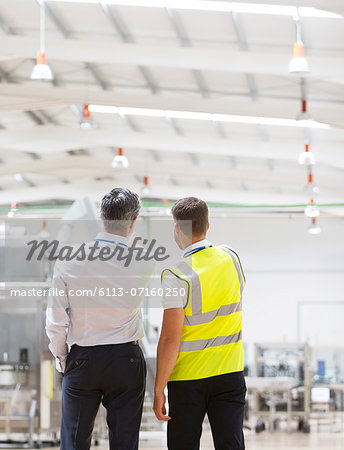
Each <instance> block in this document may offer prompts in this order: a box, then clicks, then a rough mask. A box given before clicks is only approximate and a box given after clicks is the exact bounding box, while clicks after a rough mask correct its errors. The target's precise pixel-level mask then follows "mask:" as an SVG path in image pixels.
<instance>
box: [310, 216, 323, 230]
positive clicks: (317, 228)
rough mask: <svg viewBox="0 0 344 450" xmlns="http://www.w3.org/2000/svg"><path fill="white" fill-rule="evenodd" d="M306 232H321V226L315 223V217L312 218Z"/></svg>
mask: <svg viewBox="0 0 344 450" xmlns="http://www.w3.org/2000/svg"><path fill="white" fill-rule="evenodd" d="M308 233H309V234H320V233H321V228H320V227H319V225H317V220H316V218H315V217H313V218H312V224H311V226H310V227H309V228H308Z"/></svg>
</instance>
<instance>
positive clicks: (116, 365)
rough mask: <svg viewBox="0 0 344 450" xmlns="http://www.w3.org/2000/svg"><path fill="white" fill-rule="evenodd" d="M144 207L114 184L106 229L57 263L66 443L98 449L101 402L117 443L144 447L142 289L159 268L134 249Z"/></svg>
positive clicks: (51, 325) (53, 345) (51, 334)
mask: <svg viewBox="0 0 344 450" xmlns="http://www.w3.org/2000/svg"><path fill="white" fill-rule="evenodd" d="M140 207H141V204H140V199H139V197H138V195H137V194H135V193H134V192H131V191H130V190H129V189H122V188H115V189H113V190H112V191H111V192H109V193H108V194H107V195H105V196H104V198H103V199H102V203H101V218H102V221H103V223H104V231H103V232H101V233H99V234H98V235H97V237H96V240H95V241H94V242H91V243H89V244H87V245H86V247H85V248H84V250H83V252H82V251H80V252H79V253H78V255H76V256H75V257H74V258H72V259H71V260H69V261H65V260H64V261H57V263H56V265H55V270H54V277H53V283H52V289H51V292H52V294H51V295H50V299H49V305H48V308H47V320H46V331H47V335H48V338H49V340H50V345H49V348H50V350H51V352H52V353H53V355H54V356H55V358H56V368H57V370H58V371H60V372H62V374H63V375H64V376H63V382H62V423H61V450H73V449H77V450H88V449H89V448H90V445H91V438H92V431H93V426H94V421H95V417H96V415H97V411H98V409H99V405H100V402H102V404H103V405H104V407H105V408H106V410H107V424H108V427H109V441H110V449H116V450H136V449H137V448H138V436H139V427H140V423H141V417H142V407H143V400H144V393H145V380H146V364H145V360H144V357H143V354H142V350H141V348H140V346H139V345H138V340H139V339H141V338H142V337H143V335H144V330H143V323H142V316H141V309H140V302H141V299H142V297H141V296H140V289H139V288H141V289H142V288H145V287H146V286H147V285H148V283H149V281H150V279H151V276H152V275H153V271H154V263H152V262H151V261H150V262H147V261H145V260H144V259H143V258H140V260H138V258H137V259H135V258H132V253H130V252H131V251H132V249H131V248H130V244H129V239H128V236H129V235H130V234H131V233H132V231H133V227H134V224H135V220H136V218H137V216H138V214H139V211H140ZM141 251H142V249H141ZM130 256H131V257H130ZM69 348H70V350H69V351H68V349H69Z"/></svg>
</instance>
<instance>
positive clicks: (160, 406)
mask: <svg viewBox="0 0 344 450" xmlns="http://www.w3.org/2000/svg"><path fill="white" fill-rule="evenodd" d="M165 403H166V396H165V394H164V393H163V392H162V393H159V394H157V393H155V395H154V405H153V411H154V414H155V416H156V418H157V419H158V420H163V421H164V422H167V421H168V420H170V419H171V417H170V416H168V415H167V413H166V407H165Z"/></svg>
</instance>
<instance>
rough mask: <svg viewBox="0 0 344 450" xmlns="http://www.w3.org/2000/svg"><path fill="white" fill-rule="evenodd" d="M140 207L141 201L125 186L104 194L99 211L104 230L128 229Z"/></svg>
mask: <svg viewBox="0 0 344 450" xmlns="http://www.w3.org/2000/svg"><path fill="white" fill-rule="evenodd" d="M140 209H141V201H140V198H139V196H138V195H137V194H136V193H135V192H132V191H131V190H130V189H126V188H115V189H112V191H110V192H109V193H108V194H106V195H104V197H103V199H102V203H101V209H100V211H101V216H102V219H103V222H104V228H105V230H107V231H116V230H118V231H124V232H126V231H128V229H129V227H130V225H131V223H132V221H133V220H134V219H135V217H137V216H138V215H139V212H140Z"/></svg>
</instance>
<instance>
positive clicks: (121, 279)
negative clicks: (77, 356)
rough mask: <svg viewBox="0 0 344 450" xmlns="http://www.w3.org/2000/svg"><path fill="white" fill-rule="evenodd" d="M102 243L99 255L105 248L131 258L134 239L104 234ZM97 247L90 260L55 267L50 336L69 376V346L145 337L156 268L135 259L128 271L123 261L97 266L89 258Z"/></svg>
mask: <svg viewBox="0 0 344 450" xmlns="http://www.w3.org/2000/svg"><path fill="white" fill-rule="evenodd" d="M96 242H97V245H98V246H99V250H97V252H95V255H96V254H99V251H100V249H101V248H103V247H107V248H109V251H113V249H114V248H119V247H120V248H122V249H123V250H122V251H123V253H122V255H123V256H125V255H127V254H128V239H127V238H125V237H123V236H118V235H115V234H112V233H106V232H101V233H99V234H98V235H97V239H96ZM94 244H95V241H93V242H90V243H87V244H85V249H86V252H85V253H86V258H83V259H82V260H77V259H76V258H73V259H72V260H71V261H60V260H58V261H57V262H56V264H55V268H54V276H53V281H52V286H51V294H50V296H49V303H48V307H47V317H46V332H47V335H48V338H49V340H50V345H49V348H50V350H51V352H52V353H53V355H54V356H55V358H56V368H57V370H58V371H59V372H64V370H65V360H66V357H67V354H68V346H71V345H73V344H78V345H80V346H93V345H101V344H120V343H125V342H130V341H135V340H138V339H141V338H142V337H143V335H144V329H143V323H142V315H141V302H142V300H143V298H144V294H142V289H144V288H146V287H147V286H148V284H149V282H150V281H151V278H152V276H153V274H154V267H155V264H154V262H153V261H143V260H141V261H136V260H135V258H134V257H133V258H132V260H131V262H130V264H129V266H128V267H125V260H122V261H119V260H118V258H117V257H113V258H111V259H109V260H108V261H102V260H99V259H96V260H93V261H92V260H89V259H88V258H89V256H90V247H91V246H93V245H94ZM76 248H77V247H76ZM140 291H141V294H140Z"/></svg>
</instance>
